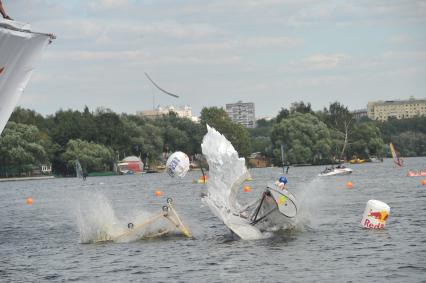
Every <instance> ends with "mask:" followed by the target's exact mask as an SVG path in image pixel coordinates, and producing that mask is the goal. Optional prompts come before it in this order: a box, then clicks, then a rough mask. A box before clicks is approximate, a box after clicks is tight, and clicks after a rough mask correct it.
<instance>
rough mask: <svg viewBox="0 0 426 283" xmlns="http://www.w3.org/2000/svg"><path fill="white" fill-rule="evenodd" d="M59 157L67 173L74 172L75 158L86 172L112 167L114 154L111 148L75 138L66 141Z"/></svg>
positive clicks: (106, 169)
mask: <svg viewBox="0 0 426 283" xmlns="http://www.w3.org/2000/svg"><path fill="white" fill-rule="evenodd" d="M61 159H62V160H63V161H64V162H65V163H66V165H67V174H75V163H76V160H79V161H80V163H81V166H82V167H83V169H86V170H87V171H88V172H102V171H110V170H111V169H112V165H113V163H114V161H115V156H114V152H113V150H112V149H111V148H108V147H106V146H104V145H101V144H96V143H93V142H87V141H83V140H80V139H76V140H70V141H68V143H67V145H66V147H65V152H64V153H63V154H62V155H61Z"/></svg>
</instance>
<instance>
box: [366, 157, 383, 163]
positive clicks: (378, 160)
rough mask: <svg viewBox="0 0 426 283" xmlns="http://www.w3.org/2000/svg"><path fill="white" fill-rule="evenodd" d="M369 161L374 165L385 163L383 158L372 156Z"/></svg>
mask: <svg viewBox="0 0 426 283" xmlns="http://www.w3.org/2000/svg"><path fill="white" fill-rule="evenodd" d="M369 160H370V162H372V163H379V162H383V158H379V157H376V156H371V157H370V159H369Z"/></svg>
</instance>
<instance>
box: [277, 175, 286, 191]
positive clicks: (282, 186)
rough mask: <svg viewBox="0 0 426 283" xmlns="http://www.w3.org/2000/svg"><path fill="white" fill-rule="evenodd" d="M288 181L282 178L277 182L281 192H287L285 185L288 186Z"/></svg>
mask: <svg viewBox="0 0 426 283" xmlns="http://www.w3.org/2000/svg"><path fill="white" fill-rule="evenodd" d="M287 183H288V180H287V178H286V177H285V176H281V177H280V178H279V179H278V181H276V182H275V184H276V185H277V187H278V188H280V189H281V190H286V187H285V185H287Z"/></svg>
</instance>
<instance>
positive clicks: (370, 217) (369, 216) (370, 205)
mask: <svg viewBox="0 0 426 283" xmlns="http://www.w3.org/2000/svg"><path fill="white" fill-rule="evenodd" d="M389 213H390V207H389V205H387V204H386V203H384V202H382V201H379V200H374V199H371V200H369V201H368V202H367V205H366V206H365V210H364V214H363V216H362V220H361V226H362V227H363V228H367V229H383V228H385V224H386V220H387V219H388V217H389Z"/></svg>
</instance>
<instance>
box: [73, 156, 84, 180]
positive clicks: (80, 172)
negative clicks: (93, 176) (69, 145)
mask: <svg viewBox="0 0 426 283" xmlns="http://www.w3.org/2000/svg"><path fill="white" fill-rule="evenodd" d="M75 174H76V177H77V178H83V168H81V164H80V161H78V159H77V160H76V161H75Z"/></svg>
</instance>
